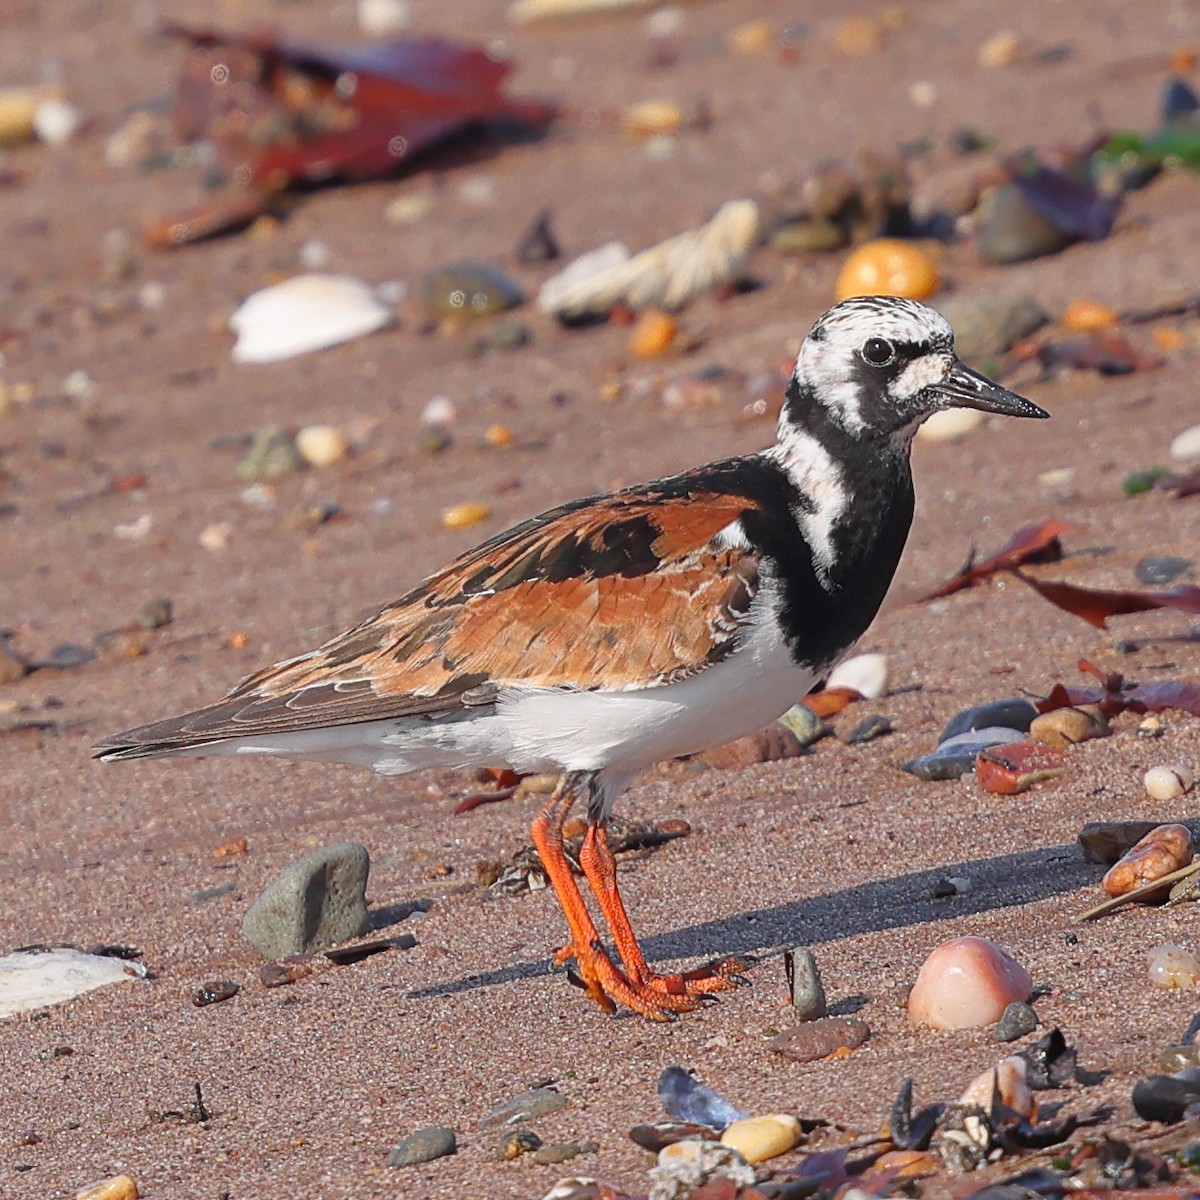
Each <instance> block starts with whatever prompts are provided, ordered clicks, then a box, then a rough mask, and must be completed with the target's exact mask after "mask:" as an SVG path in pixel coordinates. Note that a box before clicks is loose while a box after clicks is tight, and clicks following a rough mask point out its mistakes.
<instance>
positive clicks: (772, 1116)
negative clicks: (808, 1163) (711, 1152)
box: [721, 1113, 800, 1163]
mask: <svg viewBox="0 0 1200 1200" xmlns="http://www.w3.org/2000/svg"><path fill="white" fill-rule="evenodd" d="M799 1142H800V1122H799V1121H797V1120H796V1118H795V1117H793V1116H792V1115H791V1114H790V1113H768V1114H767V1115H766V1116H763V1117H743V1118H742V1119H741V1120H740V1121H734V1122H733V1124H732V1125H729V1126H727V1127H726V1129H725V1132H724V1133H723V1134H721V1145H723V1146H729V1147H730V1148H731V1149H733V1150H736V1151H737V1152H738V1153H739V1154H740V1155H741V1156H742V1157H743V1158H744V1159H745V1160H746V1161H747V1162H748V1163H760V1162H766V1161H767V1159H769V1158H778V1157H779V1155H781V1154H786V1153H787V1152H788V1151H789V1150H791V1149H793V1148H794V1147H795V1146H797V1145H798V1144H799Z"/></svg>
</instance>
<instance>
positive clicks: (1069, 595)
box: [1012, 570, 1200, 707]
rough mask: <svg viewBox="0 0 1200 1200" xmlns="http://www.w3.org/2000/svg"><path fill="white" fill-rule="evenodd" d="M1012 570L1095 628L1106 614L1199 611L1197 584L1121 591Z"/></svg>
mask: <svg viewBox="0 0 1200 1200" xmlns="http://www.w3.org/2000/svg"><path fill="white" fill-rule="evenodd" d="M1012 574H1014V575H1015V576H1016V577H1017V578H1018V579H1020V580H1021V581H1022V582H1023V583H1027V584H1028V585H1029V586H1030V587H1031V588H1033V590H1034V591H1035V592H1037V593H1038V595H1040V596H1041V597H1042V598H1043V599H1046V600H1049V601H1050V603H1051V604H1053V605H1056V606H1057V607H1058V608H1061V609H1063V610H1064V611H1066V612H1069V613H1071V614H1073V615H1074V616H1076V617H1082V618H1083V619H1084V620H1085V621H1087V622H1088V624H1089V625H1094V626H1095V627H1096V628H1097V629H1105V628H1107V624H1108V618H1109V617H1117V616H1122V615H1124V614H1126V613H1137V612H1150V611H1151V610H1152V609H1156V608H1175V609H1179V610H1180V611H1181V612H1188V613H1200V587H1196V586H1195V585H1194V584H1179V585H1177V586H1176V587H1173V588H1167V590H1166V591H1164V592H1123V591H1108V590H1107V589H1104V588H1085V587H1079V586H1078V585H1076V584H1073V583H1063V582H1061V581H1057V580H1052V579H1034V578H1033V577H1032V576H1030V575H1026V574H1025V573H1024V572H1023V571H1018V570H1013V572H1012ZM1168 707H1169V706H1168Z"/></svg>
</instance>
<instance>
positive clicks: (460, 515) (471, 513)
mask: <svg viewBox="0 0 1200 1200" xmlns="http://www.w3.org/2000/svg"><path fill="white" fill-rule="evenodd" d="M491 515H492V510H491V508H490V507H489V506H488V505H486V504H483V503H481V502H480V501H472V500H467V501H465V502H464V503H462V504H452V505H451V506H450V507H449V508H447V509H445V510H443V512H442V525H443V527H445V528H446V529H465V528H466V527H467V526H468V525H477V524H478V523H479V522H480V521H486V520H487V519H488V517H490V516H491Z"/></svg>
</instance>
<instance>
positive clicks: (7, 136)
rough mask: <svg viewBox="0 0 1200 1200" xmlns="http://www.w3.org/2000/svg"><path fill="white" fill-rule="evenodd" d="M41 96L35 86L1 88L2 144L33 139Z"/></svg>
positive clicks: (0, 142)
mask: <svg viewBox="0 0 1200 1200" xmlns="http://www.w3.org/2000/svg"><path fill="white" fill-rule="evenodd" d="M39 98H40V97H39V95H38V93H37V91H36V90H34V89H33V88H26V87H12V88H0V146H20V145H23V144H24V143H25V142H32V141H33V117H34V113H36V112H37V106H38V100H39Z"/></svg>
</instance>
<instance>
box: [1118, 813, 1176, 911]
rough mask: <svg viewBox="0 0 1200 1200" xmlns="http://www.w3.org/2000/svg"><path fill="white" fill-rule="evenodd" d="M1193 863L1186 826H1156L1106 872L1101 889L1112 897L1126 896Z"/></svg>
mask: <svg viewBox="0 0 1200 1200" xmlns="http://www.w3.org/2000/svg"><path fill="white" fill-rule="evenodd" d="M1191 861H1192V832H1191V830H1190V829H1188V827H1187V826H1186V825H1176V824H1168V825H1156V826H1155V827H1154V828H1153V829H1152V830H1150V832H1149V833H1148V834H1146V836H1145V837H1144V838H1142V839H1141V840H1140V841H1138V842H1137V843H1136V845H1134V846H1133V847H1131V848H1130V849H1129V850H1127V851H1126V852H1125V853H1124V854H1123V855H1122V856H1121V857H1120V858H1119V859H1118V860H1117V861H1116V863H1114V864H1113V866H1112V867H1110V868H1109V869H1108V871H1106V872H1105V875H1104V878H1103V879H1102V880H1101V881H1100V886H1101V887H1102V888H1103V889H1104V891H1105V893H1106V894H1107V895H1109V896H1124V895H1125V894H1126V893H1127V892H1132V891H1133V890H1134V889H1135V888H1140V887H1144V886H1145V885H1146V884H1148V883H1153V882H1154V881H1155V880H1157V879H1161V878H1162V877H1163V876H1164V875H1170V874H1171V873H1172V872H1173V871H1178V870H1180V868H1182V867H1186V866H1187V865H1188V864H1189V863H1190V862H1191Z"/></svg>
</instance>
